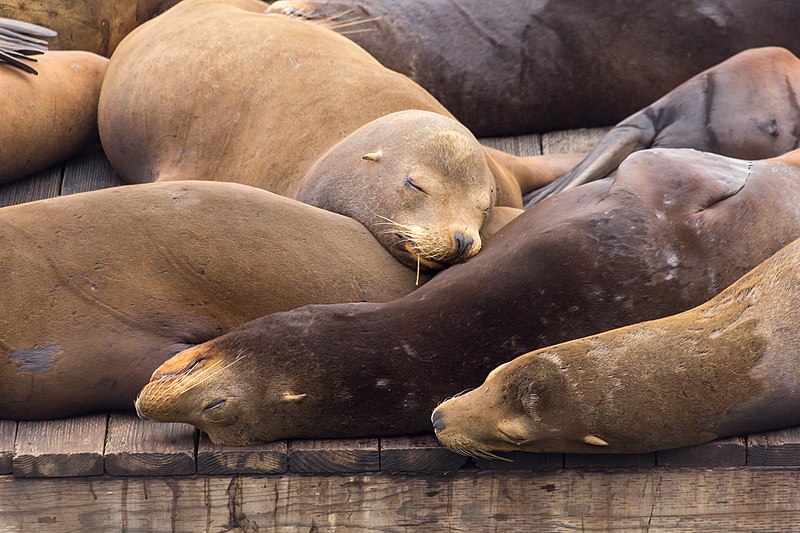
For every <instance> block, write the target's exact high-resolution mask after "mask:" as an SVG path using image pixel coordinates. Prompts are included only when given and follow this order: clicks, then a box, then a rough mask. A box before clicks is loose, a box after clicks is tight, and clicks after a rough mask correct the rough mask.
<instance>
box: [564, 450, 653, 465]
mask: <svg viewBox="0 0 800 533" xmlns="http://www.w3.org/2000/svg"><path fill="white" fill-rule="evenodd" d="M655 464H656V454H655V453H620V454H601V453H566V454H564V468H648V467H651V466H655Z"/></svg>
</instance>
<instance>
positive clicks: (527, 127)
mask: <svg viewBox="0 0 800 533" xmlns="http://www.w3.org/2000/svg"><path fill="white" fill-rule="evenodd" d="M271 10H272V11H274V12H279V13H288V14H291V15H294V16H299V17H304V18H309V19H312V20H321V21H324V22H323V23H324V24H327V25H328V26H329V27H331V28H333V29H335V30H336V31H339V32H340V33H342V34H343V35H345V36H347V37H348V38H350V39H352V40H353V41H355V42H356V43H358V44H359V45H361V46H362V47H364V49H366V50H367V51H368V52H369V53H370V54H372V55H373V56H375V57H376V58H377V59H378V61H380V62H381V63H383V64H384V65H386V66H387V67H389V68H390V69H392V70H396V71H398V72H402V73H404V74H406V75H408V76H410V77H411V78H412V79H413V80H414V81H416V82H417V83H419V84H420V85H421V86H423V87H425V88H426V89H427V90H429V91H430V92H431V93H432V94H433V95H434V96H435V97H436V98H437V99H439V101H441V102H442V104H444V105H445V107H447V109H449V110H450V111H451V112H452V113H453V114H454V115H455V116H456V118H458V119H459V120H460V121H461V122H463V123H464V124H465V125H466V126H467V127H468V128H470V130H472V132H473V133H475V134H476V135H478V136H488V135H514V134H520V133H528V132H545V131H552V130H561V129H568V128H577V127H588V126H608V125H611V124H615V123H616V122H618V121H620V120H622V119H623V118H625V117H626V116H628V115H629V114H631V113H633V112H635V111H636V110H637V109H640V108H642V107H643V106H645V105H647V104H648V103H649V102H652V101H653V100H655V99H656V98H658V97H660V96H661V95H663V94H665V93H666V92H667V91H669V90H670V89H672V88H673V87H675V86H677V85H678V84H679V83H682V82H684V81H685V80H688V79H689V78H690V77H692V76H694V75H695V74H697V73H698V72H700V71H702V70H704V69H707V68H709V67H711V66H712V65H714V64H716V63H719V62H720V61H723V60H725V59H727V58H729V57H730V56H732V55H733V54H735V53H737V52H740V51H742V50H745V49H747V48H753V47H757V46H769V45H774V46H783V47H786V48H789V49H790V50H792V51H793V52H795V53H800V33H798V31H797V28H798V27H800V10H798V9H797V3H796V1H795V0H773V1H772V2H769V4H768V7H767V5H766V4H765V3H764V2H763V1H761V0H680V1H670V2H657V1H652V0H616V1H615V2H613V4H609V3H608V2H602V1H597V0H551V1H548V0H527V1H520V0H504V1H501V2H496V1H495V2H486V1H485V0H451V1H447V2H445V1H443V0H405V1H403V0H282V1H279V2H275V3H274V4H272V8H271Z"/></svg>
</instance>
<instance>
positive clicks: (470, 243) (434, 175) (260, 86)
mask: <svg viewBox="0 0 800 533" xmlns="http://www.w3.org/2000/svg"><path fill="white" fill-rule="evenodd" d="M265 7H266V6H265V5H264V4H263V3H262V2H260V1H258V0H228V1H222V0H217V1H214V0H185V1H184V2H182V3H180V4H178V5H177V6H175V7H174V8H172V9H170V10H169V11H167V12H166V13H165V14H163V15H161V16H159V17H157V18H155V19H153V20H151V21H150V22H148V23H146V24H144V25H142V26H141V27H139V28H138V29H137V30H136V31H134V32H133V33H131V35H129V36H128V37H127V38H126V39H125V40H124V41H123V43H122V44H121V45H120V46H119V48H118V49H117V51H116V52H115V54H114V57H113V59H112V61H111V65H110V66H109V69H108V74H107V76H106V79H105V82H104V84H103V91H102V94H101V98H100V110H99V123H100V136H101V139H102V143H103V147H104V148H105V150H106V153H107V154H108V157H109V160H110V161H111V163H112V165H114V168H115V169H116V170H117V171H118V172H119V173H120V175H121V176H122V177H123V179H125V180H127V181H131V182H145V181H154V180H174V179H186V178H187V177H191V179H206V180H218V181H234V182H239V183H244V184H246V185H254V186H257V187H261V188H264V189H267V190H270V191H272V192H275V193H278V194H281V195H285V196H289V197H292V198H296V199H298V200H300V201H303V202H306V203H310V204H313V205H316V206H318V207H322V208H324V209H329V210H333V211H336V212H338V213H341V214H343V215H347V216H350V217H353V218H355V219H356V220H359V221H360V222H362V223H363V224H364V225H365V226H367V228H368V229H369V230H370V231H371V232H372V233H373V235H375V237H376V238H377V239H378V240H379V241H380V242H381V243H382V244H383V245H384V246H385V247H386V248H387V249H389V250H390V251H392V253H393V254H395V257H396V258H397V259H399V260H400V261H402V262H404V263H405V264H407V265H409V266H412V267H416V266H417V264H418V261H421V263H422V266H423V267H428V268H432V269H436V268H441V267H443V266H445V265H447V264H449V263H454V262H458V261H462V260H464V259H466V258H468V257H470V256H472V255H474V254H475V253H477V252H478V251H479V250H480V247H481V238H480V235H479V230H480V228H481V226H482V224H483V223H484V221H485V220H486V218H487V216H488V214H489V211H490V210H491V208H492V206H493V205H494V204H497V205H501V206H511V207H521V206H522V196H521V193H523V192H526V190H531V189H532V188H536V187H538V186H541V185H543V184H545V183H548V182H549V181H551V180H552V179H553V178H554V177H555V176H557V175H561V174H562V173H563V172H564V171H565V170H567V169H568V168H570V167H571V166H572V165H573V164H575V163H577V161H578V160H580V158H575V157H567V158H566V159H564V158H558V159H557V158H555V157H553V156H549V157H545V156H541V157H539V158H518V157H514V156H511V155H508V154H501V153H500V152H497V151H494V150H484V149H483V148H482V147H481V145H480V144H479V143H478V142H477V140H476V139H475V138H474V137H473V135H472V134H471V133H470V132H469V130H467V129H466V128H465V127H464V126H462V125H461V124H459V123H458V122H456V121H455V120H454V119H452V117H451V115H450V114H449V113H448V112H447V110H446V109H445V108H444V107H442V106H441V104H439V103H438V102H437V101H436V100H435V99H434V98H433V97H432V96H431V95H430V94H428V93H427V92H426V91H425V90H424V89H422V88H421V87H419V86H418V85H417V84H415V83H414V82H412V81H411V80H409V79H408V78H407V77H405V76H402V75H400V74H397V73H396V72H392V71H390V70H388V69H386V68H384V67H383V66H381V65H380V64H379V63H378V62H377V61H376V60H375V59H374V58H372V57H371V56H370V55H369V54H367V53H366V52H364V51H363V50H362V49H361V48H359V47H358V46H357V45H355V44H353V43H352V42H351V41H348V40H347V39H345V38H344V37H341V36H339V35H337V34H336V33H334V32H332V31H329V30H327V29H325V28H322V27H320V26H318V25H316V24H311V23H308V22H303V21H299V20H292V19H289V18H286V17H283V16H279V15H267V14H264V13H263V11H264V9H265ZM498 154H500V156H499V158H495V157H494V156H495V155H498ZM539 160H543V161H545V162H546V163H550V162H552V161H557V162H561V164H560V168H557V169H556V171H554V169H553V167H552V166H550V165H546V166H541V167H540V166H537V161H539ZM516 167H521V168H516ZM520 170H522V171H523V172H520ZM512 172H514V173H519V175H520V176H519V178H517V176H516V175H514V174H512ZM521 186H523V187H525V190H523V189H521ZM495 197H496V200H495Z"/></svg>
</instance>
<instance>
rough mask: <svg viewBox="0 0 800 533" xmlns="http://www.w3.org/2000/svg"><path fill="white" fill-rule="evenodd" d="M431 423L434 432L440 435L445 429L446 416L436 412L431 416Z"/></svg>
mask: <svg viewBox="0 0 800 533" xmlns="http://www.w3.org/2000/svg"><path fill="white" fill-rule="evenodd" d="M431 422H432V423H433V430H434V431H435V432H436V433H439V432H440V431H442V430H443V429H444V415H443V414H442V412H441V411H440V410H438V409H437V410H435V411H434V412H433V415H431Z"/></svg>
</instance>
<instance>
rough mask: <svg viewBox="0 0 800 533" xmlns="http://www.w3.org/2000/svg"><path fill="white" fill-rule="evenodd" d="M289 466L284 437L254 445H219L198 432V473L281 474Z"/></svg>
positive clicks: (287, 448)
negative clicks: (279, 439)
mask: <svg viewBox="0 0 800 533" xmlns="http://www.w3.org/2000/svg"><path fill="white" fill-rule="evenodd" d="M288 468H289V445H288V442H287V441H285V440H282V441H277V442H269V443H267V444H261V445H258V446H245V447H231V446H220V445H218V444H214V443H213V442H211V440H209V438H208V435H206V434H205V433H201V434H200V442H199V443H198V445H197V473H198V474H212V475H223V474H237V475H238V474H282V473H284V472H286V471H287V470H288Z"/></svg>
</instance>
